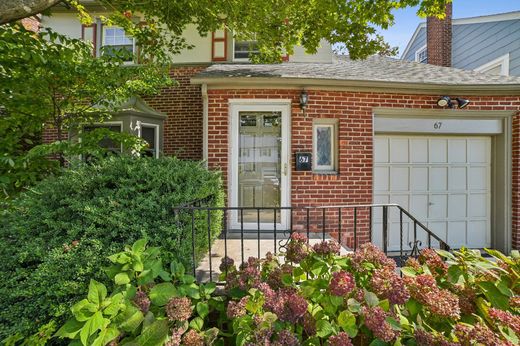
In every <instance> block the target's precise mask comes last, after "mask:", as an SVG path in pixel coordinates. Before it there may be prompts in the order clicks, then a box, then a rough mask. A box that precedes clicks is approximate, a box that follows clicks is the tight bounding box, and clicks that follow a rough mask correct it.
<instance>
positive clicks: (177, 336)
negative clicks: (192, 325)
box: [164, 328, 184, 346]
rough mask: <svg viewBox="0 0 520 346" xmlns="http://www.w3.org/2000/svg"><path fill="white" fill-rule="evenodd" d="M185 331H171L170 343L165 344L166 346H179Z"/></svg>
mask: <svg viewBox="0 0 520 346" xmlns="http://www.w3.org/2000/svg"><path fill="white" fill-rule="evenodd" d="M183 333H184V330H183V329H181V328H174V329H172V330H171V335H170V338H169V339H168V341H166V343H165V344H164V346H179V345H180V344H181V340H182V334H183Z"/></svg>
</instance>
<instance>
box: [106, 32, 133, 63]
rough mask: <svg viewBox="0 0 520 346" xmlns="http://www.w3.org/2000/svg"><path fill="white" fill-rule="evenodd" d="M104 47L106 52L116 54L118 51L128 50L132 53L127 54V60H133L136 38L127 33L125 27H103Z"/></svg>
mask: <svg viewBox="0 0 520 346" xmlns="http://www.w3.org/2000/svg"><path fill="white" fill-rule="evenodd" d="M103 47H104V53H105V54H109V55H114V54H115V53H116V52H117V51H127V52H129V53H130V54H129V55H128V56H125V62H128V63H131V62H132V61H133V54H134V53H135V39H134V38H133V37H130V36H128V35H126V33H125V30H124V29H123V28H119V27H115V26H107V27H104V28H103Z"/></svg>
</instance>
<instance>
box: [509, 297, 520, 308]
mask: <svg viewBox="0 0 520 346" xmlns="http://www.w3.org/2000/svg"><path fill="white" fill-rule="evenodd" d="M509 305H511V307H512V308H514V309H520V296H514V297H512V298H511V299H509Z"/></svg>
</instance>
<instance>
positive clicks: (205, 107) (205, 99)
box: [201, 83, 208, 168]
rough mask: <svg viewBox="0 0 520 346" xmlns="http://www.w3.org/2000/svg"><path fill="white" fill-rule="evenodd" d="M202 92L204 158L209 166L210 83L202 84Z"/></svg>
mask: <svg viewBox="0 0 520 346" xmlns="http://www.w3.org/2000/svg"><path fill="white" fill-rule="evenodd" d="M201 92H202V159H203V160H204V164H205V165H206V168H208V85H207V84H205V83H204V84H202V85H201Z"/></svg>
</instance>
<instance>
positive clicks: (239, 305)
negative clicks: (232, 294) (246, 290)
mask: <svg viewBox="0 0 520 346" xmlns="http://www.w3.org/2000/svg"><path fill="white" fill-rule="evenodd" d="M248 301H249V297H247V296H246V297H243V298H242V299H240V301H238V302H235V301H230V302H229V304H228V307H227V310H226V315H227V317H228V318H237V317H241V316H244V315H245V314H246V313H247V310H246V305H247V302H248Z"/></svg>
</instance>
